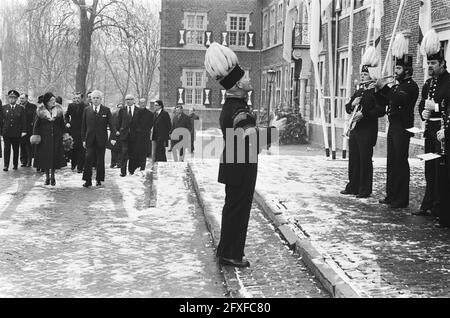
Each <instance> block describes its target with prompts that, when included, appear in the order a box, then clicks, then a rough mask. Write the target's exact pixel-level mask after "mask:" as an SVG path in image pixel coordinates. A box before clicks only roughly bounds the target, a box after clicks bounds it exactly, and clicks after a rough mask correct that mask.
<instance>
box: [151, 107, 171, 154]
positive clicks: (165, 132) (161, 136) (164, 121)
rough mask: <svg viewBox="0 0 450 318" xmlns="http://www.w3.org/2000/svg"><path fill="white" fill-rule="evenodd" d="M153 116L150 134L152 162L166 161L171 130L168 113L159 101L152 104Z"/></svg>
mask: <svg viewBox="0 0 450 318" xmlns="http://www.w3.org/2000/svg"><path fill="white" fill-rule="evenodd" d="M154 106H155V114H154V118H155V119H154V121H153V133H152V160H153V162H157V161H167V157H166V147H167V146H168V141H169V135H170V131H171V130H172V123H171V122H170V116H169V113H168V112H166V111H165V110H164V105H163V102H162V101H161V100H157V101H155V103H154Z"/></svg>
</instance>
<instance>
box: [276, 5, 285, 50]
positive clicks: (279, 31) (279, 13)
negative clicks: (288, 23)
mask: <svg viewBox="0 0 450 318" xmlns="http://www.w3.org/2000/svg"><path fill="white" fill-rule="evenodd" d="M283 18H284V17H283V1H280V2H279V3H278V9H277V43H283V21H284V19H283Z"/></svg>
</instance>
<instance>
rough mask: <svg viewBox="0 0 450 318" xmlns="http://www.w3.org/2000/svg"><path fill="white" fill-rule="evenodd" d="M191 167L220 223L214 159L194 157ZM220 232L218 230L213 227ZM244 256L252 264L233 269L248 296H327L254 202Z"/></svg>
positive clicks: (220, 191)
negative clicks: (204, 159)
mask: <svg viewBox="0 0 450 318" xmlns="http://www.w3.org/2000/svg"><path fill="white" fill-rule="evenodd" d="M191 168H192V171H193V173H194V176H195V179H196V181H197V184H198V186H199V189H200V191H201V195H202V198H203V200H204V201H205V203H206V204H205V208H206V209H208V212H209V213H208V214H209V215H211V217H213V218H214V219H215V220H214V222H212V223H214V224H217V225H219V224H220V220H221V213H222V207H223V202H224V196H225V192H224V191H225V189H224V186H223V185H221V184H219V183H217V171H218V170H217V169H218V163H217V161H216V160H206V161H203V160H194V161H192V162H191ZM216 230H217V231H219V229H216ZM245 255H246V257H247V259H248V260H249V261H250V263H251V266H250V267H249V268H246V269H236V273H237V276H238V279H239V280H240V283H241V284H242V286H243V287H244V292H243V293H244V294H246V295H245V296H247V297H271V298H275V297H286V298H288V297H298V298H306V297H308V298H309V297H330V296H329V294H328V293H327V292H326V291H325V290H324V289H323V288H322V287H321V285H320V283H318V282H317V280H316V279H315V278H314V276H313V275H312V274H311V273H310V272H309V270H308V269H307V268H306V267H305V265H304V264H303V262H302V260H301V258H299V257H298V256H297V255H295V254H293V253H292V252H291V251H290V250H289V248H288V247H287V246H286V245H285V244H284V243H283V242H282V239H281V238H280V237H279V236H278V234H277V233H276V232H275V229H274V228H273V226H272V225H271V224H270V222H269V221H268V220H267V219H266V218H265V217H264V216H263V213H262V211H261V210H260V209H259V207H258V206H257V205H256V204H253V206H252V211H251V215H250V222H249V228H248V233H247V241H246V248H245Z"/></svg>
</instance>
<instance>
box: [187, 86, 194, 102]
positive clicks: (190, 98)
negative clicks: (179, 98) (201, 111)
mask: <svg viewBox="0 0 450 318" xmlns="http://www.w3.org/2000/svg"><path fill="white" fill-rule="evenodd" d="M192 91H193V90H192V89H190V88H187V89H186V104H192Z"/></svg>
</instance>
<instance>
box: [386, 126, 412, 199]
mask: <svg viewBox="0 0 450 318" xmlns="http://www.w3.org/2000/svg"><path fill="white" fill-rule="evenodd" d="M410 138H411V135H410V134H409V133H408V132H407V131H406V130H405V129H404V128H403V127H402V125H401V124H398V123H391V124H390V125H389V130H388V136H387V143H388V145H387V182H386V201H387V202H389V203H390V204H394V205H399V206H404V207H407V206H408V205H409V177H410V175H409V174H410V169H409V162H408V156H409V142H410Z"/></svg>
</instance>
